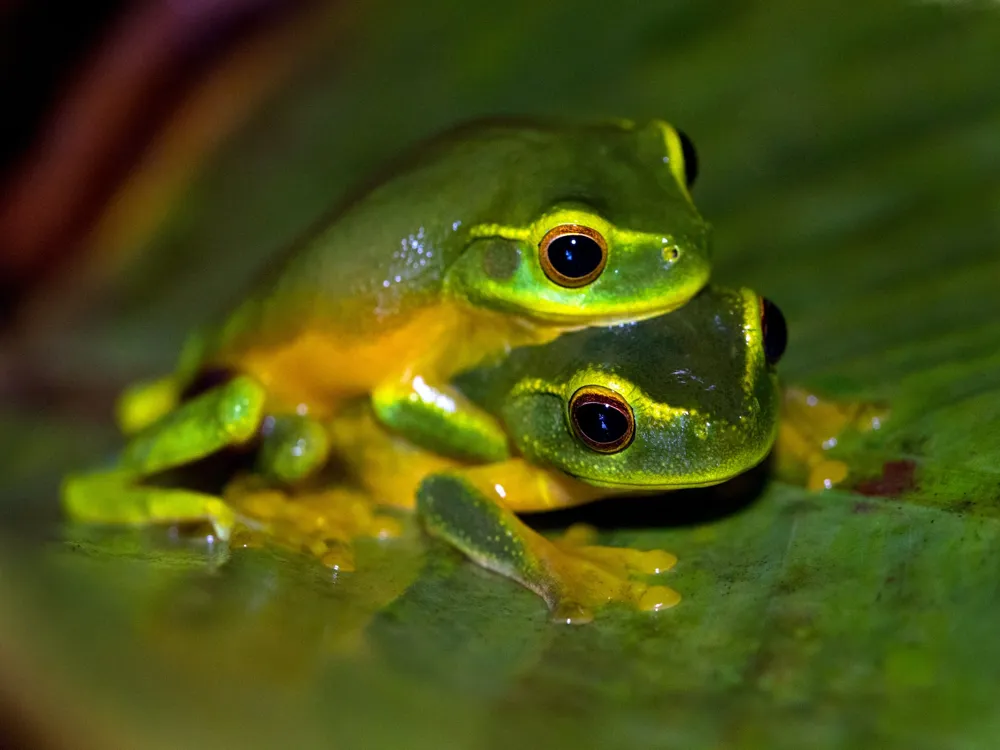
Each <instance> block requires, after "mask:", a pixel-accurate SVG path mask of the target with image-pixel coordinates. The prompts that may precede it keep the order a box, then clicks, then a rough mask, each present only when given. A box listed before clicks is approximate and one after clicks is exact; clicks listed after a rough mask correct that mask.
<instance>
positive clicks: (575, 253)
mask: <svg viewBox="0 0 1000 750" xmlns="http://www.w3.org/2000/svg"><path fill="white" fill-rule="evenodd" d="M545 252H547V253H548V255H549V263H551V264H552V267H553V268H554V269H556V271H558V272H559V273H561V274H562V275H563V276H565V277H566V278H568V279H580V278H583V277H584V276H588V275H590V274H592V273H593V272H594V271H595V270H596V269H597V267H598V266H600V265H601V261H602V260H603V258H604V253H603V251H602V250H601V246H600V245H598V244H597V240H595V239H593V238H592V237H588V236H587V235H585V234H564V235H562V236H561V237H556V238H555V239H554V240H552V242H550V243H549V246H548V247H547V248H546V250H545Z"/></svg>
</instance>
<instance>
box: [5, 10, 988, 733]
mask: <svg viewBox="0 0 1000 750" xmlns="http://www.w3.org/2000/svg"><path fill="white" fill-rule="evenodd" d="M351 23H352V26H351V33H350V34H348V35H346V36H345V35H344V34H343V33H342V32H343V26H337V27H336V28H334V26H336V25H335V24H331V25H330V28H329V29H328V31H329V33H330V38H331V39H333V38H337V39H338V43H337V44H336V45H334V44H332V43H331V44H330V45H329V46H328V48H327V53H326V54H324V55H320V56H319V58H318V59H317V60H316V61H315V62H314V64H313V65H312V66H311V67H310V69H309V70H308V71H307V72H305V73H304V74H302V75H300V76H299V77H298V78H297V79H296V81H295V83H294V84H293V85H289V86H287V87H285V88H284V89H283V91H282V92H281V93H280V95H278V96H277V97H275V98H273V99H272V100H271V101H270V102H269V104H268V106H267V107H266V108H264V109H262V110H261V111H260V112H259V113H258V114H257V115H256V116H255V117H254V118H253V121H252V122H251V123H250V124H249V125H248V126H247V127H245V128H243V129H242V130H241V132H240V133H239V134H238V135H237V136H236V137H234V138H232V139H230V140H229V141H228V142H227V144H226V145H225V147H224V148H223V149H222V150H221V151H219V152H218V153H217V154H216V155H214V156H213V158H212V159H211V161H210V163H208V164H207V165H206V166H205V168H204V169H203V170H202V171H201V172H200V173H199V174H198V176H197V178H196V179H195V181H194V182H193V183H192V184H191V185H190V186H189V187H188V188H187V189H186V190H185V192H184V193H183V196H182V197H181V199H180V200H179V201H177V202H176V203H174V204H172V206H171V208H170V211H169V212H168V213H167V218H166V221H165V222H164V223H163V224H162V225H161V226H160V227H159V229H158V231H157V232H155V233H154V234H153V235H152V236H150V237H148V238H146V239H139V235H135V234H133V235H129V236H133V237H136V238H137V239H135V240H134V241H135V242H136V245H135V246H134V247H132V248H130V250H129V257H130V258H132V259H133V260H132V262H131V263H130V264H129V265H128V266H127V267H126V268H125V269H123V271H122V272H121V274H120V275H119V276H118V277H117V280H116V283H115V284H114V285H113V286H112V287H111V288H109V289H108V290H107V293H106V295H105V296H104V297H102V298H101V299H100V300H91V301H90V303H89V304H88V306H87V307H86V309H85V310H84V311H79V310H78V311H77V312H76V313H75V314H73V315H68V314H67V315H65V316H64V317H63V318H62V319H60V320H58V324H50V326H49V327H47V328H45V329H44V330H38V331H37V335H36V336H35V337H34V338H33V340H32V341H30V342H29V344H30V356H31V357H32V358H34V359H35V360H36V361H38V362H42V363H44V364H45V368H44V373H45V375H46V377H48V378H51V380H52V382H53V383H56V384H64V385H67V386H69V385H70V384H74V383H78V382H85V383H93V384H107V385H108V387H109V388H110V386H112V385H113V386H117V385H120V383H121V382H123V381H124V380H126V379H128V378H131V377H133V376H135V375H137V374H140V375H141V374H154V373H157V372H160V371H162V370H163V369H165V368H169V367H170V366H171V365H172V362H173V357H174V356H175V352H176V351H177V347H178V345H179V343H180V340H181V339H182V337H183V335H184V333H185V332H186V331H187V330H188V329H189V328H190V326H192V325H193V324H195V323H197V322H198V321H199V320H202V319H203V318H204V317H205V316H207V315H210V314H212V313H213V312H214V311H216V310H217V309H218V308H219V307H220V306H222V305H224V304H225V302H226V300H227V298H230V297H231V296H232V295H236V294H238V292H239V288H240V286H241V285H242V284H243V283H244V282H245V280H246V279H247V278H248V277H249V276H250V275H252V274H253V273H255V272H256V269H257V268H258V267H259V266H260V264H261V263H262V262H263V261H264V260H265V259H266V258H267V257H268V255H269V254H270V253H272V252H274V251H275V249H276V248H278V247H280V246H281V245H282V244H283V243H284V242H286V241H288V239H289V238H291V237H293V236H295V235H296V234H297V233H298V232H300V231H301V230H302V229H303V228H304V227H306V226H308V225H309V224H310V223H312V222H313V221H315V220H316V218H317V217H318V216H319V215H320V214H321V213H323V212H325V211H326V210H327V209H328V208H329V206H330V205H331V203H334V202H336V201H337V200H338V199H340V198H341V197H343V196H344V195H345V194H346V192H347V191H348V190H349V189H350V187H351V185H352V184H353V183H355V182H356V181H358V180H359V179H361V178H362V177H363V176H364V175H365V174H367V173H368V172H370V171H371V170H372V169H373V168H374V167H376V166H377V165H378V164H379V163H380V162H382V161H383V160H384V159H386V158H387V157H389V156H390V155H392V154H393V153H395V152H397V151H398V150H399V149H401V148H402V147H404V146H406V145H408V144H410V143H412V142H414V141H416V140H417V139H419V138H421V137H423V136H425V135H427V134H430V133H432V132H434V131H436V130H438V129H440V128H441V127H443V126H445V125H448V124H450V123H452V122H455V121H457V120H462V119H466V118H469V117H473V116H478V115H483V114H503V113H527V114H531V113H548V114H559V115H571V116H573V115H579V116H593V115H616V116H627V117H634V118H643V117H652V116H663V117H666V118H668V119H670V120H672V121H673V122H675V123H676V124H678V125H679V126H681V127H683V128H684V129H685V130H686V131H687V132H688V133H689V134H691V135H692V137H693V138H694V140H695V142H696V144H697V146H698V148H699V151H700V153H701V160H702V176H701V178H700V181H699V184H698V186H697V190H696V200H697V201H698V203H699V205H700V206H701V207H702V209H703V211H704V213H705V215H706V216H707V217H708V218H709V219H710V220H711V221H712V222H713V223H714V224H715V226H716V252H715V258H716V262H717V268H718V271H717V274H716V278H717V279H719V280H721V281H724V282H729V283H741V284H747V285H749V286H752V287H754V288H756V289H757V290H758V291H760V292H762V293H764V294H766V295H767V296H768V297H770V298H772V299H774V300H775V301H776V302H778V304H780V306H781V307H782V309H783V310H784V312H785V314H786V316H787V317H788V319H789V323H790V327H791V341H790V344H789V350H788V354H787V355H786V359H785V360H784V361H783V363H782V369H781V371H782V375H783V376H784V377H786V379H787V380H789V381H796V382H802V383H805V384H808V385H812V386H815V387H819V388H822V389H824V390H825V391H826V392H828V393H831V394H832V395H835V396H839V397H845V398H877V399H882V400H885V401H887V402H888V403H890V404H891V406H892V409H893V413H892V418H891V419H890V421H889V422H888V423H887V424H886V426H885V427H884V428H883V429H882V430H880V431H879V432H877V433H874V434H872V435H869V436H866V437H864V438H859V439H856V440H853V441H849V442H847V443H845V444H842V445H840V446H838V447H837V449H835V452H836V453H837V454H838V457H840V458H843V459H844V460H846V461H848V462H849V463H850V464H851V465H852V467H854V472H855V480H856V481H855V485H854V487H855V489H856V490H857V492H850V491H847V490H844V491H836V492H828V493H824V494H822V495H817V494H809V493H806V492H804V491H802V490H800V489H798V488H794V487H790V486H785V485H781V484H777V483H770V484H769V485H767V486H766V488H765V489H764V492H763V493H762V495H761V496H760V497H759V499H757V501H756V502H754V503H753V504H751V505H750V506H749V507H745V508H743V509H742V510H740V511H738V512H733V513H730V514H728V515H725V516H724V517H722V518H714V517H713V516H714V515H716V514H714V513H713V512H712V509H713V508H714V507H715V506H713V502H715V501H714V500H712V496H711V494H710V493H708V494H707V493H703V492H698V493H688V492H685V493H677V494H676V495H673V496H668V497H667V498H664V499H663V500H660V501H658V503H656V507H655V508H653V509H651V511H650V513H651V516H650V517H647V518H646V519H644V521H645V522H644V523H639V522H638V521H637V520H636V519H637V518H638V517H639V516H641V513H642V511H641V510H640V509H641V508H642V503H643V502H645V503H647V507H648V504H649V503H650V501H648V500H647V501H641V500H640V501H634V502H628V503H626V502H621V503H620V505H616V506H610V508H609V506H604V507H603V509H602V513H603V515H602V518H604V519H605V522H606V524H607V528H606V530H605V539H606V541H607V542H608V543H618V544H621V543H627V544H635V545H637V546H640V547H647V548H653V547H663V548H666V549H669V550H671V551H673V552H676V553H677V554H678V556H679V558H680V562H679V564H678V566H677V568H676V570H675V572H673V573H671V580H670V584H671V586H673V587H675V588H677V589H678V590H679V591H681V592H682V594H683V595H684V597H685V598H684V600H683V602H682V603H681V605H680V606H678V607H677V608H675V609H673V610H670V611H667V612H663V613H660V614H658V615H655V616H648V615H632V614H627V613H623V612H616V611H609V612H607V613H606V614H605V615H604V616H603V617H601V618H599V619H598V620H597V622H595V624H593V625H592V626H587V627H582V628H577V629H571V628H565V627H555V626H551V625H549V624H548V623H547V622H546V616H545V612H544V608H543V606H542V604H541V603H540V601H538V600H537V599H536V598H535V597H534V596H533V595H532V594H529V593H527V592H525V591H523V590H521V589H519V588H518V587H516V586H515V585H514V584H511V583H510V582H507V581H505V580H502V579H500V578H498V577H495V576H491V575H489V574H487V573H485V572H482V571H480V570H478V569H476V568H474V567H473V566H471V565H469V564H466V563H465V562H463V561H461V560H460V559H459V558H458V557H457V556H456V555H454V554H452V553H451V552H450V551H448V550H445V549H443V548H441V547H439V546H437V545H432V544H429V543H427V542H425V541H423V540H422V538H421V537H420V536H419V535H418V534H417V533H416V531H415V530H413V529H411V533H410V534H409V535H408V536H407V537H406V538H404V539H403V540H402V541H400V542H398V543H393V544H386V545H377V544H371V545H368V546H366V547H363V548H362V550H361V555H360V558H359V572H358V573H356V574H352V575H349V576H347V575H345V576H341V577H340V578H337V579H335V580H330V574H329V573H328V572H326V571H324V570H321V569H319V568H318V567H317V566H315V565H313V564H312V563H310V562H309V561H308V560H305V559H299V558H296V557H294V556H288V555H284V554H281V553H279V552H272V551H268V550H235V551H233V552H232V554H231V555H228V554H227V553H225V552H224V551H220V550H217V549H212V548H211V547H206V546H205V545H203V544H197V543H194V542H191V541H185V540H183V539H176V538H173V537H171V536H170V535H169V534H167V533H166V532H164V531H162V530H149V531H142V532H120V531H113V532H98V531H96V530H91V529H76V528H64V527H60V526H58V525H56V524H54V523H52V521H51V519H52V518H53V516H54V513H53V511H52V509H53V508H54V504H55V498H56V495H55V486H56V483H57V482H58V478H59V476H60V474H61V472H62V471H63V470H65V469H66V468H68V467H70V466H81V465H84V464H85V463H87V462H89V461H93V460H97V459H99V458H100V456H101V455H103V453H104V451H106V450H107V449H108V447H109V446H110V445H112V444H113V437H112V436H111V434H110V432H109V428H108V426H107V425H106V424H104V423H101V422H95V421H93V420H88V419H82V418H79V417H78V416H73V415H74V414H78V412H73V411H72V410H71V409H70V408H69V407H66V408H65V410H64V409H63V408H62V407H61V406H58V405H57V406H50V408H49V409H48V410H47V411H46V412H45V413H44V415H43V414H42V410H41V409H35V408H34V407H32V408H31V409H25V408H22V409H21V410H20V413H17V414H16V413H14V412H13V410H9V411H10V412H11V413H10V414H8V415H7V416H6V417H5V418H4V421H3V422H2V423H0V424H2V430H3V434H2V435H0V447H2V448H3V452H2V453H0V455H2V458H0V461H3V463H4V470H3V474H2V475H3V476H4V478H5V479H6V478H8V477H9V478H10V481H8V482H7V485H8V488H7V489H6V490H5V494H4V496H3V500H4V501H3V505H2V509H3V510H2V512H3V513H4V514H5V516H8V517H11V518H17V519H18V520H17V522H16V523H14V522H13V521H11V522H10V523H8V524H7V525H6V528H5V530H6V531H7V532H8V537H9V539H8V541H6V542H5V543H4V544H3V545H2V547H0V550H2V555H0V562H2V567H0V571H2V575H0V595H2V596H3V597H4V600H5V602H6V603H7V604H5V606H3V607H0V644H14V643H16V644H18V649H17V652H18V657H19V658H18V663H20V664H22V668H23V669H25V670H30V671H31V673H33V674H35V675H37V676H39V679H37V680H33V681H31V682H28V681H25V683H24V684H26V685H30V686H31V688H32V689H31V690H27V689H26V690H24V691H22V692H21V695H20V698H21V700H22V701H24V702H25V703H29V702H30V704H31V705H34V706H49V705H51V706H53V708H52V715H53V716H56V715H57V714H56V711H57V709H56V708H55V706H59V705H62V704H63V701H62V700H60V697H61V696H65V695H72V696H74V698H75V699H78V700H79V704H78V707H77V708H76V709H75V710H74V712H72V713H66V714H63V713H59V714H58V716H60V717H63V716H64V717H65V719H64V720H65V721H66V722H76V723H77V724H83V725H84V727H85V728H87V729H90V730H91V731H92V732H98V733H110V734H112V735H117V736H119V737H126V738H130V739H131V740H133V742H131V743H129V744H131V745H138V744H141V745H142V746H146V747H159V746H163V747H176V746H186V747H195V746H198V747H202V746H204V747H208V746H212V745H215V746H218V745H220V744H223V745H226V746H233V745H237V744H238V745H240V746H244V747H267V746H273V745H277V744H279V743H280V744H282V745H285V744H288V745H294V746H313V745H319V744H320V743H322V744H323V745H331V744H333V745H340V746H347V747H355V746H359V745H371V746H382V745H389V744H390V743H392V744H403V743H405V744H406V745H407V746H412V747H435V748H438V747H481V746H489V747H509V746H514V745H515V744H522V745H530V746H546V747H578V746H601V747H634V746H648V745H652V746H674V745H676V746H680V747H736V746H738V747H762V748H780V747H802V746H804V745H808V746H810V747H843V746H852V747H880V748H887V747H906V748H921V747H935V748H937V747H955V748H959V747H961V748H970V747H992V746H994V745H995V738H996V737H997V736H1000V719H998V718H997V717H998V714H997V713H996V710H995V706H996V703H997V700H998V698H1000V688H998V685H1000V646H998V645H997V639H996V638H994V637H993V623H995V622H996V621H997V619H998V617H1000V595H998V585H997V581H998V577H1000V574H998V570H997V566H996V564H995V562H994V558H993V557H992V553H993V552H994V550H995V549H996V547H997V543H998V536H1000V520H998V519H1000V513H998V512H997V511H998V502H997V497H998V488H1000V468H998V467H1000V347H998V346H997V344H998V342H1000V296H998V295H997V293H996V289H997V282H998V281H1000V253H998V241H1000V211H998V209H1000V178H998V176H997V171H996V165H997V164H998V163H1000V139H998V138H997V137H996V134H997V133H998V132H1000V88H998V87H997V86H996V81H995V71H996V70H998V69H1000V66H998V62H1000V59H998V58H1000V44H998V42H1000V8H997V7H996V6H995V5H994V4H993V3H961V2H948V3H930V2H926V3H904V2H888V1H881V2H875V3H867V4H864V5H862V4H852V6H851V7H850V9H849V10H848V8H847V7H845V5H844V4H843V3H840V2H835V1H834V0H816V1H814V2H810V3H802V2H797V1H795V0H780V1H777V0H775V1H773V2H770V3H747V2H726V1H724V0H717V1H715V2H706V1H705V0H689V1H688V2H680V1H677V2H670V3H615V4H608V3H603V2H597V1H596V0H593V1H590V2H575V3H570V2H550V3H537V2H528V0H512V2H509V3H506V4H505V5H504V6H502V7H497V6H492V5H489V4H480V5H470V4H464V5H462V6H461V7H459V6H458V5H456V4H454V3H452V2H448V1H447V0H434V1H432V2H427V3H420V4H417V3H413V4H398V3H389V2H386V1H383V2H378V3H372V4H370V5H368V6H367V7H365V8H364V9H363V10H359V11H358V12H357V14H356V17H354V18H353V19H352V21H351ZM25 356H29V354H26V355H25ZM32 462H33V463H32ZM616 508H621V510H622V511H623V516H624V520H622V519H621V518H619V519H618V520H615V519H614V517H615V510H616ZM681 508H683V509H685V512H684V513H672V512H671V511H672V509H681ZM691 508H695V509H700V508H704V513H703V514H701V517H699V514H698V513H697V512H695V513H693V514H692V513H691V512H690V510H691ZM679 516H683V517H684V520H685V523H683V524H679V523H678V519H677V517H679ZM692 516H693V517H692ZM609 517H610V519H611V520H608V518H609ZM672 518H673V521H672ZM427 549H429V550H430V554H425V551H426V550H427ZM3 656H4V651H3V650H0V657H3ZM3 663H6V662H3ZM7 672H8V674H13V672H12V671H11V670H7Z"/></svg>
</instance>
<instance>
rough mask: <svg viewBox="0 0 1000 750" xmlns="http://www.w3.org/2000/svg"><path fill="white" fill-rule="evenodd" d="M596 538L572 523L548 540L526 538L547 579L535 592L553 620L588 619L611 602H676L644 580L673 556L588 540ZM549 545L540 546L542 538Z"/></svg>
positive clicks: (644, 606) (645, 606) (652, 607)
mask: <svg viewBox="0 0 1000 750" xmlns="http://www.w3.org/2000/svg"><path fill="white" fill-rule="evenodd" d="M594 536H596V534H595V533H594V532H593V530H592V529H590V528H589V527H587V528H586V536H584V535H583V534H582V533H581V529H580V525H577V526H571V527H570V528H569V529H568V530H567V531H566V533H565V534H564V535H563V536H562V537H560V538H556V539H553V540H546V539H544V538H542V537H537V538H536V539H533V540H531V541H532V543H533V544H534V546H535V552H536V554H537V556H538V557H539V559H540V560H544V561H545V565H544V567H545V568H547V572H546V574H545V575H543V579H548V580H547V581H546V583H545V585H544V586H543V587H542V588H541V590H539V591H538V592H537V593H539V594H540V595H541V596H542V597H543V598H545V599H546V601H547V602H548V604H549V608H550V609H551V611H552V619H553V620H556V621H558V622H565V623H567V624H583V623H586V622H590V621H591V620H592V619H593V617H594V613H595V612H596V611H597V610H598V609H600V608H602V607H604V606H606V605H607V604H610V603H613V602H620V603H624V604H627V605H629V606H630V607H632V608H634V609H638V610H640V611H645V612H656V611H659V610H661V609H668V608H670V607H673V606H674V605H676V604H677V603H678V602H679V601H680V600H681V597H680V594H678V593H677V592H676V591H674V590H673V589H671V588H668V587H667V586H663V585H649V584H648V583H647V582H646V581H644V580H643V578H645V577H648V576H654V575H660V574H662V573H665V572H667V571H668V570H670V569H671V568H673V567H674V565H676V564H677V557H676V556H675V555H672V554H670V553H669V552H664V551H663V550H637V549H630V548H622V547H604V546H598V545H594V544H591V543H590V541H591V539H592V538H593V537H594ZM547 541H548V542H549V545H545V544H544V543H545V542H547Z"/></svg>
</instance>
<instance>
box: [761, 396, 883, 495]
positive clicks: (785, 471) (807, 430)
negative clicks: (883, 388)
mask: <svg viewBox="0 0 1000 750" xmlns="http://www.w3.org/2000/svg"><path fill="white" fill-rule="evenodd" d="M888 416H889V410H888V408H887V407H885V406H884V405H882V404H876V403H868V402H847V401H833V400H829V399H825V398H822V397H820V396H817V395H816V394H815V393H812V392H811V391H808V390H805V389H803V388H797V387H788V388H786V389H785V391H784V394H783V399H782V405H781V422H780V425H781V426H780V431H779V434H778V443H777V451H776V454H777V467H778V472H779V473H780V474H781V475H783V476H784V477H786V478H789V479H793V480H795V481H804V482H805V485H806V487H807V488H808V489H810V490H813V491H816V490H823V489H832V488H833V487H835V486H837V485H838V484H840V483H842V482H843V481H844V480H845V479H846V478H847V477H848V475H849V474H850V468H849V467H848V465H847V464H846V463H845V462H843V461H840V460H837V459H832V458H830V456H829V454H828V453H827V451H829V450H831V449H832V448H835V447H836V446H837V445H838V443H839V442H840V441H841V439H842V438H843V437H844V436H845V435H847V434H849V433H851V432H854V433H865V432H871V431H874V430H878V429H880V428H881V427H882V425H883V423H884V422H885V420H886V419H887V418H888Z"/></svg>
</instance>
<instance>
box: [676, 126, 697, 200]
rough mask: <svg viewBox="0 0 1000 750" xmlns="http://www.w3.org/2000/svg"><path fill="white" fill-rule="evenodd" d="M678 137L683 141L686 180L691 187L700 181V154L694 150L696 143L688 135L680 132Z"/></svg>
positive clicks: (682, 150)
mask: <svg viewBox="0 0 1000 750" xmlns="http://www.w3.org/2000/svg"><path fill="white" fill-rule="evenodd" d="M677 136H678V137H679V138H680V139H681V152H682V153H683V154H684V180H685V182H687V186H688V187H691V186H692V185H694V181H695V180H697V179H698V152H697V151H695V150H694V143H692V142H691V139H690V138H688V137H687V133H684V132H683V131H680V130H678V131H677Z"/></svg>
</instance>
